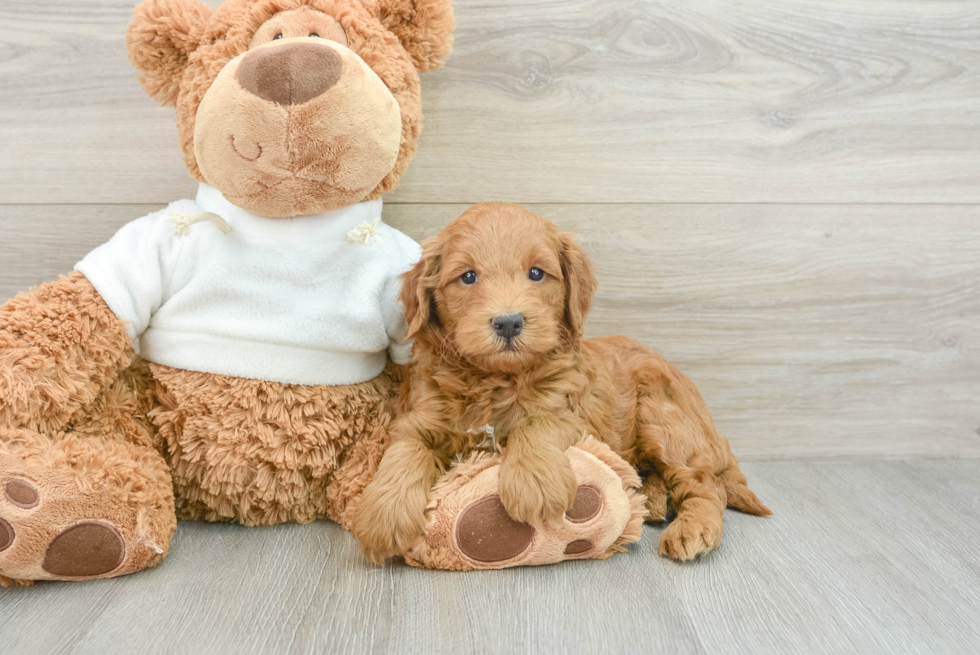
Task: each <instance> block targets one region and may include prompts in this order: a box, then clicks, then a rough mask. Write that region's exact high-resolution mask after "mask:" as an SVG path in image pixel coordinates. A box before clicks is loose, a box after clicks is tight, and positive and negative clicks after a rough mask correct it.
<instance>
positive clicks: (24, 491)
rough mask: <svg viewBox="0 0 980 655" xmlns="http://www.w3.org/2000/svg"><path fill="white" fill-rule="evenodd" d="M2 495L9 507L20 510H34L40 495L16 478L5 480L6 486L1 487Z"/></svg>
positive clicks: (29, 485)
mask: <svg viewBox="0 0 980 655" xmlns="http://www.w3.org/2000/svg"><path fill="white" fill-rule="evenodd" d="M3 493H4V495H5V496H6V497H7V501H8V502H9V503H10V504H11V505H14V506H15V507H19V508H21V509H34V508H35V507H37V504H38V503H39V502H41V495H40V494H39V493H38V492H37V489H35V488H34V485H32V484H31V483H30V482H26V481H24V480H18V479H16V478H15V479H13V480H7V484H5V485H3Z"/></svg>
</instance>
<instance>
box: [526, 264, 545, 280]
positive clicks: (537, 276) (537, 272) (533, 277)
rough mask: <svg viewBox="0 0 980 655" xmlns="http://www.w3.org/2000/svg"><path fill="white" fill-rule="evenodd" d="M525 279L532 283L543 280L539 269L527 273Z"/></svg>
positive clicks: (542, 272) (542, 273)
mask: <svg viewBox="0 0 980 655" xmlns="http://www.w3.org/2000/svg"><path fill="white" fill-rule="evenodd" d="M527 277H528V279H529V280H531V281H532V282H540V281H541V280H543V279H544V271H542V270H541V269H540V268H537V267H534V268H532V269H531V270H530V271H528V272H527Z"/></svg>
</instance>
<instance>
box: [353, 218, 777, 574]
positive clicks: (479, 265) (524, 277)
mask: <svg viewBox="0 0 980 655" xmlns="http://www.w3.org/2000/svg"><path fill="white" fill-rule="evenodd" d="M595 287H596V280H595V277H594V275H593V273H592V267H591V264H590V262H589V260H588V258H587V257H586V255H585V253H584V252H583V251H582V249H581V248H580V247H579V246H578V244H577V243H576V242H575V240H574V239H573V238H572V236H571V235H570V234H567V233H563V232H560V231H559V230H558V228H557V227H555V225H553V224H552V223H550V222H548V221H546V220H545V219H543V218H541V217H539V216H536V215H535V214H532V213H531V212H530V211H528V210H527V209H525V208H523V207H520V206H518V205H512V204H507V203H499V202H494V203H486V204H482V205H476V206H475V207H472V208H470V209H468V210H467V211H466V212H465V213H464V214H463V215H462V216H460V217H459V219H457V220H456V221H455V222H454V223H452V224H451V225H449V226H448V227H447V228H446V229H445V230H443V231H442V232H441V233H440V234H439V235H438V236H435V237H432V238H431V239H428V240H426V241H425V243H424V245H423V254H422V259H421V261H419V263H418V264H417V265H416V266H415V268H413V269H412V270H411V271H409V272H408V273H406V274H405V276H404V288H403V290H402V296H401V297H402V302H403V303H404V305H405V310H406V317H407V319H408V322H409V334H410V336H412V337H414V339H415V346H414V348H415V352H414V363H413V364H412V365H411V367H410V369H409V372H408V375H407V377H406V381H405V383H404V387H403V389H402V401H403V402H404V403H405V408H404V413H403V414H402V415H401V416H399V417H398V418H397V419H396V420H395V421H394V422H393V424H392V427H391V430H392V437H393V443H392V445H391V447H390V448H389V449H388V451H387V452H386V453H385V455H384V458H383V459H382V461H381V464H380V466H379V468H378V472H377V475H376V476H375V478H374V481H373V482H372V483H371V484H370V485H369V486H368V487H367V489H366V491H365V492H364V495H363V497H362V499H361V502H360V506H359V508H358V511H357V516H356V518H355V521H354V525H353V533H354V536H355V537H356V538H357V539H358V541H360V543H361V547H362V548H363V550H364V552H365V554H366V555H367V556H368V557H370V558H372V559H374V560H375V561H380V560H382V559H383V558H384V557H387V556H393V555H397V554H400V553H403V552H405V551H406V550H407V549H408V548H409V547H411V546H412V545H413V544H414V543H415V542H416V540H417V539H418V538H419V536H420V535H421V534H422V531H423V528H424V525H425V518H424V511H425V507H426V500H427V493H428V491H429V489H430V488H431V487H432V485H433V483H434V482H435V481H436V479H437V478H438V477H439V476H440V475H441V474H442V473H443V472H444V471H445V470H446V468H447V467H448V466H449V464H450V462H451V460H452V459H453V458H454V457H456V456H457V455H463V456H465V455H467V454H468V452H469V451H470V450H471V449H473V448H474V447H476V446H477V445H478V443H479V442H480V441H482V440H483V438H484V435H483V434H474V432H475V431H476V430H475V429H478V428H480V427H481V426H484V425H491V426H493V428H494V431H495V435H496V437H497V441H498V443H499V444H501V445H502V446H503V447H504V456H503V460H502V462H501V466H500V476H499V485H500V499H501V501H502V503H503V505H504V508H505V509H506V510H507V512H508V514H510V515H511V516H512V517H513V518H514V519H517V520H519V521H525V522H527V523H529V524H531V525H533V526H535V527H537V528H539V529H541V528H545V527H546V526H548V525H554V524H555V523H556V522H559V521H561V520H562V516H563V514H564V512H565V511H566V510H567V509H569V508H570V507H571V505H572V503H573V501H574V499H575V492H576V486H577V485H576V481H575V477H574V476H573V475H572V470H571V468H570V465H569V462H568V459H567V458H566V456H565V454H564V451H565V449H566V448H568V447H569V446H570V445H572V444H574V443H575V442H576V441H578V440H579V439H580V438H581V437H582V436H583V435H584V434H592V435H594V436H595V437H597V438H598V439H601V440H604V441H605V442H606V443H607V444H609V445H610V446H611V447H612V449H613V450H615V451H616V452H617V453H618V454H619V455H620V456H621V457H623V458H624V459H625V460H627V461H628V462H629V463H630V464H632V465H633V466H634V467H636V469H637V470H638V472H639V473H640V474H641V475H642V476H643V477H644V484H643V491H644V493H645V494H646V496H647V508H648V510H649V511H650V515H651V517H653V518H655V519H659V520H663V519H664V518H665V517H666V514H667V505H668V502H669V503H670V504H671V505H672V507H673V509H674V510H675V511H676V513H677V516H676V518H675V519H674V520H673V522H671V524H670V525H669V526H668V527H667V529H666V530H664V532H663V533H662V534H661V536H660V553H661V555H665V556H667V557H672V558H676V559H681V560H688V559H692V558H694V557H696V556H698V555H700V554H701V553H705V552H707V551H710V550H713V549H715V548H717V547H718V545H719V544H720V542H721V533H722V514H723V512H724V510H725V507H726V505H727V506H728V507H733V508H735V509H738V510H741V511H743V512H748V513H750V514H757V515H760V516H761V515H766V514H770V513H771V512H770V511H769V509H768V508H766V506H765V505H763V504H762V502H760V501H759V499H758V498H756V496H755V494H754V493H752V492H751V491H749V488H748V487H747V486H746V480H745V476H744V475H742V472H741V471H740V470H739V467H738V462H737V461H736V460H735V457H734V456H733V455H732V453H731V450H729V447H728V441H727V440H726V439H725V438H724V437H722V436H721V435H719V434H718V432H717V431H716V430H715V426H714V423H713V422H712V420H711V415H710V414H709V413H708V408H707V407H706V406H705V404H704V400H703V399H702V398H701V395H700V394H699V393H698V390H697V389H696V388H695V386H694V384H692V383H691V381H690V380H688V379H687V378H686V377H684V375H682V374H681V373H680V372H679V371H678V370H677V369H675V368H674V367H673V366H672V365H671V364H670V363H669V362H667V361H666V360H665V359H664V358H663V357H661V356H660V355H658V354H656V353H654V352H653V351H651V350H649V349H648V348H646V347H645V346H643V345H641V344H639V343H637V342H635V341H632V340H630V339H627V338H626V337H602V338H597V339H588V340H582V338H581V337H582V328H583V324H584V322H585V317H586V315H587V314H588V312H589V307H590V304H591V302H592V295H593V292H594V291H595ZM668 497H669V501H668Z"/></svg>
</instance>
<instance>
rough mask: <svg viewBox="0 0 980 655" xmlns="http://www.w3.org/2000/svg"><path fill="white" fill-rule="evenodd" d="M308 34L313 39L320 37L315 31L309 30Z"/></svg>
mask: <svg viewBox="0 0 980 655" xmlns="http://www.w3.org/2000/svg"><path fill="white" fill-rule="evenodd" d="M310 36H311V37H313V38H314V39H319V38H320V35H319V34H317V33H316V32H310Z"/></svg>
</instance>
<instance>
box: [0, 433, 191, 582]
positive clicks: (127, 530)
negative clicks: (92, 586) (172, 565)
mask: <svg viewBox="0 0 980 655" xmlns="http://www.w3.org/2000/svg"><path fill="white" fill-rule="evenodd" d="M52 450H53V451H54V452H52V453H48V454H49V455H50V456H49V457H29V458H23V457H18V456H15V455H11V454H9V453H0V585H2V586H5V587H6V586H13V585H23V584H29V581H32V580H85V579H90V578H105V577H113V576H117V575H122V574H124V573H130V572H133V571H137V570H140V569H143V568H147V567H149V566H152V565H154V564H156V562H157V561H159V560H160V559H162V558H163V557H164V555H165V554H166V549H167V547H168V545H169V541H170V537H171V535H172V533H173V530H174V528H175V527H176V518H175V517H174V514H173V504H172V503H173V501H172V492H169V490H168V493H165V494H162V495H163V500H164V502H163V503H160V504H158V505H157V506H156V507H154V506H152V505H150V506H147V505H145V504H143V503H142V502H141V501H143V500H145V498H146V495H147V494H146V493H140V492H141V491H143V492H145V491H147V489H146V488H145V487H146V486H149V485H148V484H147V483H150V482H152V480H145V481H135V480H133V481H130V485H131V486H130V488H126V487H125V486H122V487H120V486H117V485H116V484H114V482H116V481H115V480H112V479H111V476H107V475H104V474H101V473H95V472H93V473H92V475H87V474H88V473H89V470H88V469H87V468H85V467H79V468H76V467H72V466H69V465H68V460H67V458H65V457H61V458H60V459H61V461H60V462H59V461H58V459H59V458H58V457H57V451H58V450H59V449H58V448H57V447H55V448H54V449H52ZM62 454H63V453H62ZM115 454H118V453H115ZM46 459H47V460H53V461H48V462H45V461H44V460H46ZM59 464H60V465H59ZM115 464H116V465H118V464H119V463H118V462H116V463H115ZM130 464H132V462H131V463H130ZM108 466H110V465H108V464H107V467H108ZM141 486H142V487H144V488H143V489H140V488H139V487H141ZM133 487H136V488H135V489H134V488H133ZM167 496H169V497H170V507H169V513H170V516H171V517H174V518H171V519H170V520H168V519H167V514H166V512H167V509H168V508H167V507H166V502H165V501H166V497H167Z"/></svg>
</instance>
